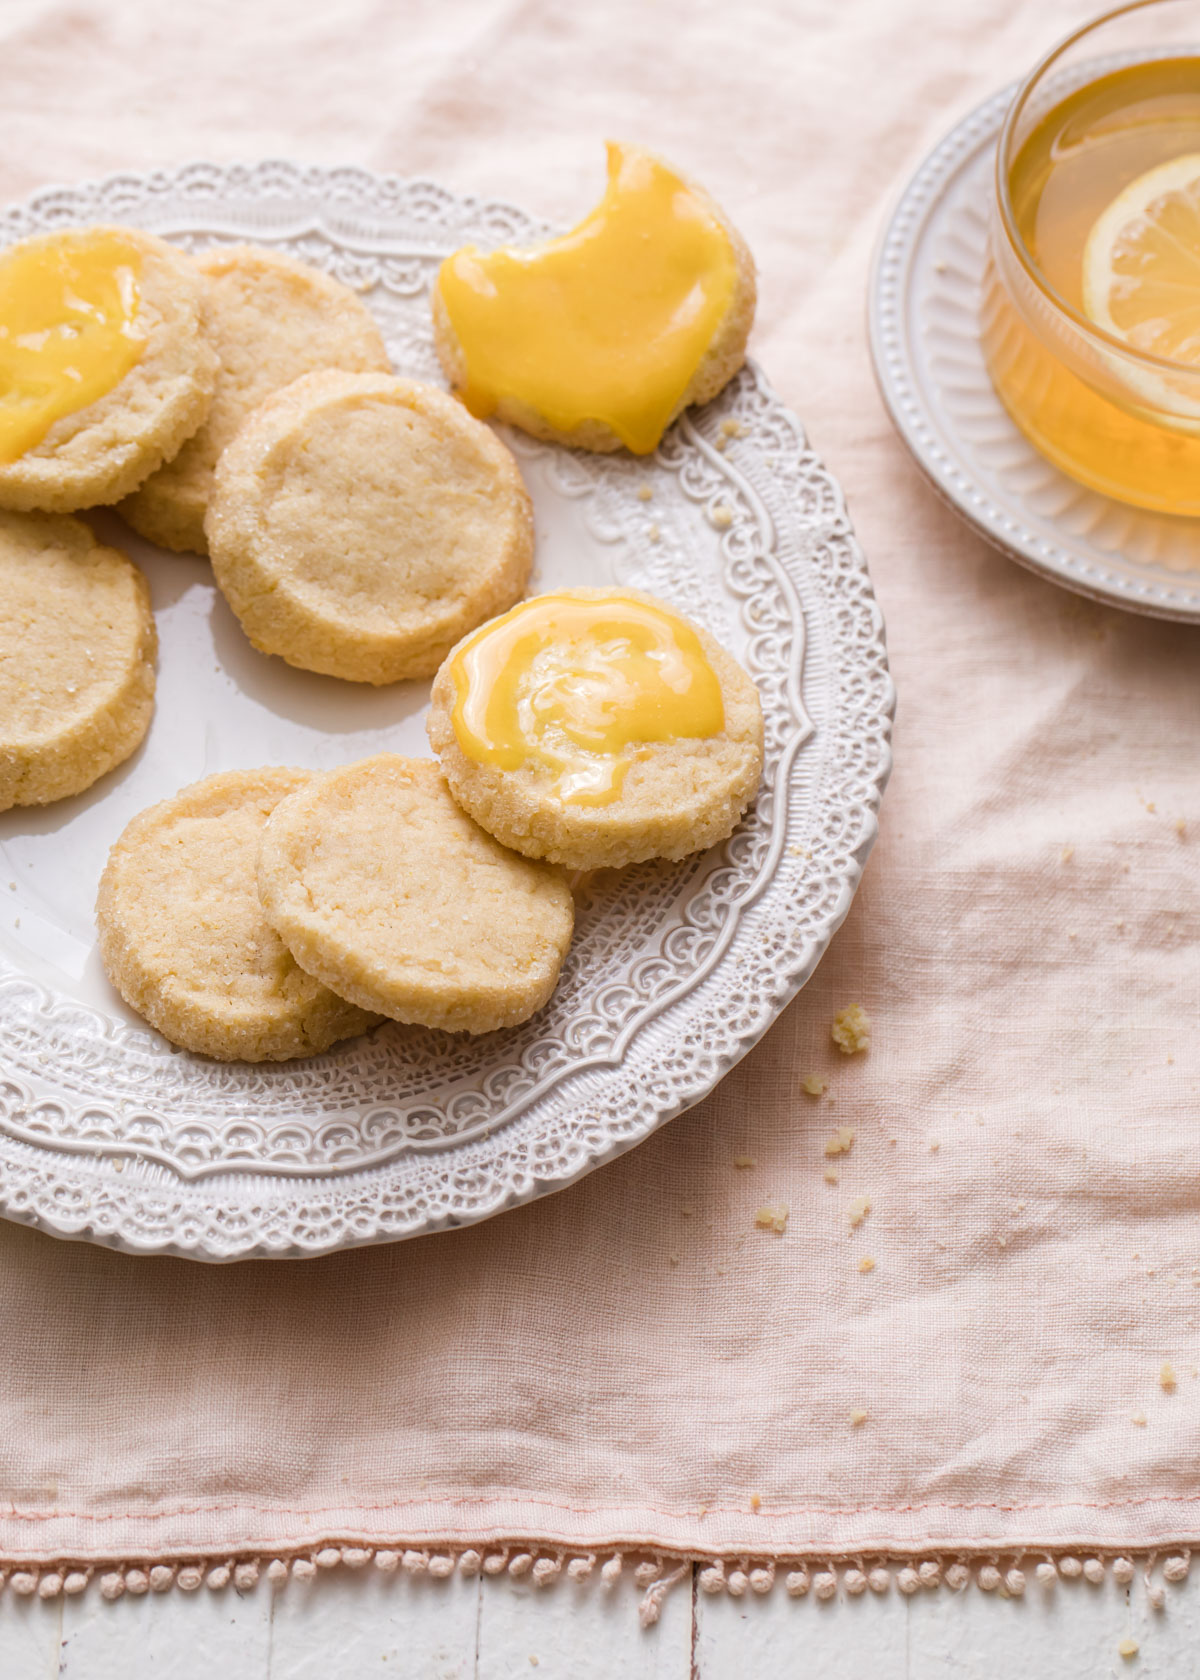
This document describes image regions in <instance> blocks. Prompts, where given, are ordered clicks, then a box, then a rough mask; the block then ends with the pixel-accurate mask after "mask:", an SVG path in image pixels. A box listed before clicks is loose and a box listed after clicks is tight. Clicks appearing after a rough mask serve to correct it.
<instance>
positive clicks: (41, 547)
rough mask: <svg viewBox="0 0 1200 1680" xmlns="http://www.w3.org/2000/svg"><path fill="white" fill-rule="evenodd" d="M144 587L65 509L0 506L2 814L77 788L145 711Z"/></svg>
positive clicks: (114, 755) (149, 688) (128, 740)
mask: <svg viewBox="0 0 1200 1680" xmlns="http://www.w3.org/2000/svg"><path fill="white" fill-rule="evenodd" d="M156 646H157V642H156V638H155V633H154V618H153V615H152V613H151V611H150V591H149V590H148V589H147V587H146V580H145V578H144V577H143V576H142V574H141V572H139V571H138V569H137V567H136V566H135V565H134V564H133V563H132V561H130V560H127V559H126V558H125V556H124V555H123V554H120V553H118V552H117V550H116V549H115V548H105V547H103V546H102V545H101V544H100V543H98V542H97V541H96V539H95V537H94V536H93V535H92V533H91V531H90V530H89V529H88V527H87V526H86V525H85V524H83V522H82V521H81V520H78V519H70V518H68V517H67V516H66V515H65V514H50V513H6V512H3V511H0V811H6V810H8V808H9V806H11V805H45V804H47V803H48V802H49V801H50V800H52V799H63V798H65V797H66V796H67V795H68V794H72V793H81V792H82V791H83V789H84V788H86V787H90V786H91V785H92V783H93V782H94V781H95V780H96V778H97V777H98V776H102V775H103V774H104V772H105V771H106V770H111V769H112V768H113V766H114V765H116V764H120V763H121V762H122V760H124V759H126V758H128V757H129V755H130V753H131V752H133V750H134V748H135V747H137V746H138V744H139V743H140V741H141V739H142V737H143V735H144V734H145V733H146V729H147V726H148V725H149V722H150V716H151V713H152V712H153V710H154V655H155V650H156Z"/></svg>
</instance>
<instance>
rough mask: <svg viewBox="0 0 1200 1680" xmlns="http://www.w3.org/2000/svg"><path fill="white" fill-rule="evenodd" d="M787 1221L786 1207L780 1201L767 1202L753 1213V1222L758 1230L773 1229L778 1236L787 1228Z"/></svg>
mask: <svg viewBox="0 0 1200 1680" xmlns="http://www.w3.org/2000/svg"><path fill="white" fill-rule="evenodd" d="M787 1222H788V1209H787V1207H786V1206H785V1205H784V1204H783V1203H782V1202H768V1203H767V1204H766V1205H765V1206H764V1207H760V1208H759V1210H758V1212H757V1213H756V1214H755V1215H754V1223H755V1225H756V1226H757V1227H758V1229H759V1230H760V1231H774V1232H775V1234H776V1236H779V1237H781V1236H782V1235H783V1233H784V1232H785V1231H786V1230H787Z"/></svg>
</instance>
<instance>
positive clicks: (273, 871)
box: [258, 753, 574, 1033]
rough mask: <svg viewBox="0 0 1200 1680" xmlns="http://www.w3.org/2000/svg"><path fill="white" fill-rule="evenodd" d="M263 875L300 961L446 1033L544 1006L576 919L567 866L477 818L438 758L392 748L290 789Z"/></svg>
mask: <svg viewBox="0 0 1200 1680" xmlns="http://www.w3.org/2000/svg"><path fill="white" fill-rule="evenodd" d="M258 886H259V892H260V894H261V897H262V903H263V908H264V910H265V911H266V914H267V919H268V920H269V921H270V922H271V923H272V925H273V926H274V927H275V928H276V929H278V931H279V933H280V935H281V936H282V938H283V939H284V941H285V942H286V944H287V945H288V947H289V949H290V950H291V951H292V953H293V955H294V956H295V958H296V961H297V962H298V963H299V964H300V966H301V967H302V968H304V969H307V970H308V972H309V973H310V974H313V975H315V976H316V977H317V978H318V979H319V980H323V981H324V983H325V984H326V985H327V986H333V987H335V988H336V989H337V990H338V991H339V992H340V993H341V995H342V996H343V997H348V998H352V999H353V1000H354V1001H355V1002H356V1003H358V1004H361V1005H362V1007H363V1008H364V1009H377V1010H379V1012H380V1013H381V1014H385V1015H391V1016H393V1017H394V1018H395V1019H396V1020H398V1021H409V1022H413V1023H418V1024H420V1025H423V1026H428V1027H442V1028H444V1029H445V1030H446V1031H448V1032H474V1033H481V1032H490V1031H491V1030H492V1029H493V1028H495V1027H511V1026H515V1025H516V1024H517V1022H519V1021H524V1020H526V1019H528V1017H529V1016H530V1015H532V1014H534V1013H535V1011H537V1010H538V1009H540V1008H541V1007H542V1005H543V1004H544V1003H545V1002H546V1000H547V998H548V997H549V996H550V994H551V992H552V991H553V990H554V985H555V982H556V981H557V979H558V973H559V969H560V968H561V966H562V961H563V958H564V957H565V955H566V953H567V947H568V945H569V944H570V942H571V932H572V928H573V925H574V905H573V902H572V898H571V892H570V889H569V888H568V886H567V884H566V882H565V881H564V880H563V879H562V877H561V876H560V875H559V874H558V873H557V871H555V870H553V869H548V868H547V867H546V866H545V865H543V864H536V863H529V862H528V861H527V860H526V859H525V858H519V857H516V856H514V854H513V853H512V852H507V851H505V850H504V848H503V847H502V846H498V845H497V844H496V842H495V841H494V840H493V839H492V838H491V836H490V835H487V834H485V833H484V832H483V830H482V829H481V828H477V827H476V825H475V824H474V823H473V822H472V821H471V819H470V818H469V817H467V816H464V815H463V813H462V811H460V810H459V808H458V806H457V805H456V804H455V803H454V801H453V799H451V797H450V794H449V792H448V791H447V789H446V784H445V782H444V780H443V778H442V775H441V773H440V771H439V770H438V767H437V765H436V764H434V763H433V762H432V760H430V759H412V758H400V757H397V756H396V755H395V754H392V753H381V754H380V755H379V756H378V757H377V758H368V759H364V760H363V761H362V762H361V763H359V764H348V765H346V766H345V767H344V768H342V769H341V770H334V771H331V772H330V773H329V774H328V775H325V776H323V777H321V778H320V780H318V781H314V782H312V783H310V784H309V785H308V786H307V787H304V788H300V789H299V790H298V791H297V792H296V793H294V794H292V796H291V797H290V798H288V799H286V800H284V801H283V803H282V804H280V805H279V807H278V808H277V809H276V810H275V812H274V813H273V815H272V817H271V819H270V821H269V822H268V824H267V826H266V828H265V830H264V831H263V838H262V849H261V851H260V853H259V862H258Z"/></svg>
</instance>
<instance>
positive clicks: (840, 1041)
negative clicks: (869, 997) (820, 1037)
mask: <svg viewBox="0 0 1200 1680" xmlns="http://www.w3.org/2000/svg"><path fill="white" fill-rule="evenodd" d="M829 1036H830V1038H832V1040H833V1042H834V1043H835V1044H836V1045H837V1047H838V1049H839V1050H840V1051H841V1052H842V1055H843V1056H854V1055H857V1054H858V1052H859V1051H860V1050H869V1049H870V1048H871V1018H870V1016H869V1015H868V1014H867V1012H866V1010H865V1009H864V1008H863V1006H862V1004H861V1003H851V1004H849V1005H847V1007H846V1008H845V1009H839V1010H838V1012H837V1014H836V1015H835V1016H834V1018H833V1025H832V1027H830V1029H829Z"/></svg>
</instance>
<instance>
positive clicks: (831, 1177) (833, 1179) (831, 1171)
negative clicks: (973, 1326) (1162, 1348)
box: [825, 1167, 1200, 1284]
mask: <svg viewBox="0 0 1200 1680" xmlns="http://www.w3.org/2000/svg"><path fill="white" fill-rule="evenodd" d="M837 1181H838V1170H837V1168H836V1167H826V1168H825V1182H826V1184H836V1183H837ZM1193 1281H1194V1282H1195V1283H1197V1284H1200V1278H1195V1279H1194V1280H1193Z"/></svg>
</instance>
